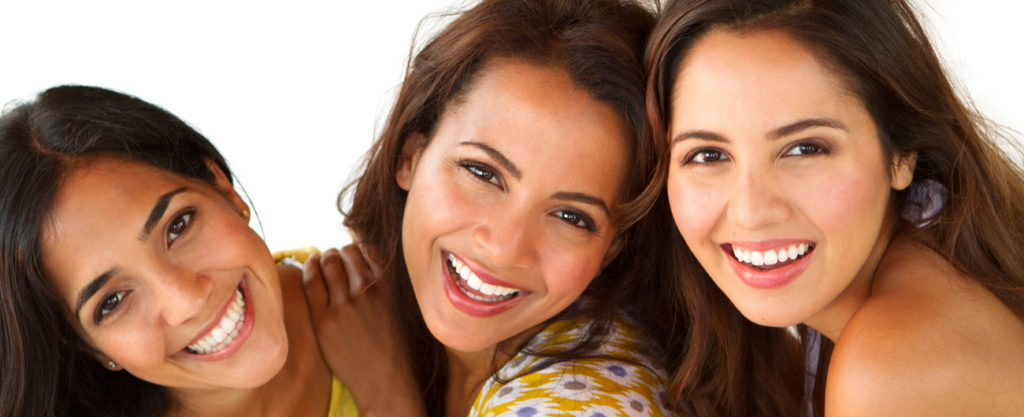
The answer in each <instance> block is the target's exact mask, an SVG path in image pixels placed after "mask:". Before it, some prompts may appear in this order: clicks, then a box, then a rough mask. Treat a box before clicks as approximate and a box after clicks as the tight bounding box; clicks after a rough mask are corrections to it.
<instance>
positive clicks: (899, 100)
mask: <svg viewBox="0 0 1024 417" xmlns="http://www.w3.org/2000/svg"><path fill="white" fill-rule="evenodd" d="M712 29H725V30H731V31H739V32H752V31H762V30H773V31H780V32H783V33H785V34H787V35H788V36H791V37H792V38H793V39H794V40H796V41H797V42H800V43H801V44H803V45H804V46H805V47H806V48H808V50H810V51H811V52H812V53H813V54H815V55H816V57H817V58H818V59H819V61H820V62H822V63H823V64H824V65H825V66H826V67H827V68H828V69H829V70H831V71H833V72H834V73H836V74H837V75H838V76H839V77H840V79H841V80H843V81H844V83H845V84H846V87H847V88H848V89H849V90H850V91H851V92H853V93H854V94H856V95H857V96H858V97H859V98H860V99H861V100H862V102H863V103H864V104H865V107H866V108H867V110H868V112H869V114H870V115H871V116H872V118H873V119H874V122H875V124H876V125H877V126H878V129H879V132H878V133H879V138H880V139H881V141H882V148H883V151H884V152H885V153H886V155H888V156H890V157H891V156H893V155H897V154H907V153H910V152H916V153H917V165H916V168H915V171H914V181H915V182H918V181H924V180H931V181H936V182H938V183H940V184H942V185H943V186H945V188H946V189H947V190H948V195H947V197H948V198H947V199H946V204H945V207H943V208H942V210H941V211H940V212H939V213H938V214H937V216H936V217H934V218H933V219H931V221H930V222H929V223H928V224H921V223H912V222H910V221H907V220H904V219H901V218H900V219H894V222H895V223H896V225H897V226H896V228H897V233H905V234H907V235H910V236H912V237H914V238H915V239H917V240H918V241H920V242H922V243H924V244H925V245H927V246H929V247H931V248H932V249H934V250H935V251H936V252H938V253H940V254H942V255H943V256H944V257H945V258H946V259H947V260H948V261H949V262H950V263H951V264H952V265H953V266H954V267H955V268H956V269H957V270H958V271H960V272H961V273H963V274H964V275H966V276H968V277H970V278H971V279H974V280H977V281H978V282H980V283H981V284H983V285H985V287H986V288H988V289H989V290H990V291H992V293H993V294H995V295H996V296H997V297H998V298H999V299H1000V300H1001V301H1002V302H1003V303H1004V304H1006V305H1007V306H1008V307H1009V308H1011V309H1012V310H1013V311H1015V312H1017V313H1018V314H1024V265H1022V264H1021V263H1020V259H1024V199H1021V198H1020V197H1021V196H1022V195H1024V174H1022V172H1021V169H1020V167H1018V166H1017V165H1016V164H1015V163H1014V162H1013V159H1012V158H1010V157H1009V156H1008V155H1007V154H1006V151H1005V149H1000V147H999V146H998V145H997V141H996V137H995V129H992V128H991V126H992V125H991V124H990V123H989V122H987V121H986V120H985V119H984V118H982V117H981V116H980V115H978V114H977V113H976V112H974V111H973V110H972V109H971V108H970V107H969V106H967V105H966V104H965V103H964V101H962V100H961V99H960V97H959V96H958V95H957V93H956V91H955V89H954V88H953V86H952V84H951V82H950V80H949V77H948V76H947V75H946V73H945V71H944V70H943V67H942V65H941V63H940V62H939V59H938V57H937V56H936V54H935V52H934V49H933V48H932V45H931V43H930V42H929V40H928V37H927V35H926V32H925V30H924V29H923V28H922V26H921V24H920V22H919V21H918V19H917V17H916V15H915V11H914V9H913V7H912V6H911V5H910V4H909V3H908V2H907V1H905V0H839V1H837V0H828V1H826V0H757V1H748V0H703V1H701V0H688V1H675V2H672V3H671V4H669V5H668V6H667V8H666V10H665V13H664V15H663V18H662V20H661V21H660V22H659V25H658V27H657V28H656V29H655V31H654V34H653V35H652V37H651V40H650V41H649V43H648V47H647V50H646V52H645V59H646V66H647V68H648V71H649V78H648V84H647V104H648V111H649V112H648V116H649V117H650V120H651V123H652V125H653V127H654V131H655V132H654V133H655V135H656V138H657V139H656V140H657V142H658V144H659V146H662V147H667V146H668V142H667V139H666V137H665V132H666V129H667V128H668V121H669V115H670V114H671V101H672V96H671V94H672V87H673V82H674V78H675V76H676V72H677V71H678V69H679V66H680V63H681V62H682V61H683V60H684V59H685V57H686V54H687V52H688V50H689V48H690V47H691V46H692V45H693V44H694V42H695V41H696V40H697V39H699V38H700V37H701V36H702V35H703V34H705V33H707V32H708V31H709V30H712ZM663 151H664V148H663ZM912 187H913V186H912ZM893 201H894V205H895V210H894V211H893V212H894V213H902V212H903V211H904V209H905V208H906V207H908V206H910V205H913V204H915V203H914V202H913V201H912V199H911V195H910V193H909V191H901V192H894V194H893ZM699 281H701V283H700V284H695V283H683V284H681V285H682V287H683V289H682V294H681V296H682V297H685V298H687V301H686V303H687V304H688V306H689V307H690V308H691V309H690V312H691V314H693V315H694V316H697V317H699V316H701V315H711V316H728V315H735V314H737V313H736V309H735V308H734V307H732V305H731V304H730V303H729V302H728V300H727V299H726V298H725V297H724V296H722V295H721V293H720V291H717V289H715V288H713V285H711V284H708V283H707V277H704V278H702V279H701V280H699ZM701 287H704V288H701ZM698 321H699V320H698ZM750 325H751V324H750V323H749V322H737V323H733V324H732V325H731V327H728V328H721V329H710V328H708V329H704V327H703V326H699V325H695V326H694V329H693V335H692V336H691V338H690V340H689V342H690V343H691V344H693V343H697V344H700V341H701V340H705V341H706V340H714V339H716V338H717V339H719V340H721V341H722V343H725V345H724V346H719V349H721V350H720V352H721V353H720V354H718V355H719V356H717V357H716V354H715V353H713V352H712V351H708V352H706V353H703V354H693V352H695V350H691V351H690V356H689V357H687V358H685V359H684V362H683V363H682V365H681V366H680V368H679V370H678V372H677V373H676V376H675V381H674V384H673V386H672V389H671V390H670V394H671V395H672V397H673V398H676V399H680V398H682V399H688V400H695V401H696V402H698V403H701V404H706V406H707V408H708V409H709V410H715V409H718V410H728V409H730V408H731V407H730V406H729V405H728V404H727V403H724V402H721V401H722V400H723V398H722V397H721V395H720V393H727V392H736V391H738V390H742V389H747V388H754V389H756V387H757V386H759V385H761V383H754V382H752V381H754V379H741V378H739V375H733V376H729V375H726V376H725V377H721V378H718V377H715V376H713V375H711V374H710V373H709V372H708V370H709V369H711V368H710V367H711V366H712V365H714V364H716V363H718V362H720V361H722V360H725V361H730V362H731V361H735V360H738V358H742V357H747V356H750V355H754V354H756V353H755V352H753V351H759V350H765V349H780V348H781V344H785V343H788V342H786V341H785V340H782V341H778V342H775V343H773V344H772V345H765V344H752V343H749V342H747V341H745V340H743V339H740V338H734V339H733V340H725V339H721V338H720V337H717V336H716V335H721V334H725V333H730V332H732V333H737V334H739V333H741V332H743V331H746V330H744V329H746V328H747V327H749V326H750ZM702 329H703V330H702ZM772 331H775V332H782V330H781V329H778V330H772ZM823 343H824V345H825V346H823V349H822V352H823V356H822V357H820V358H818V359H819V361H820V364H821V365H822V367H821V368H820V370H821V372H823V371H825V370H826V367H825V366H826V365H827V363H828V352H830V351H831V343H830V342H829V341H827V340H824V339H823ZM727 369H731V367H727ZM800 369H802V365H800ZM767 372H770V371H758V373H759V374H762V375H749V377H751V378H757V379H759V380H763V379H764V378H765V375H768V374H767ZM821 372H819V375H818V378H817V384H819V385H820V384H822V383H823V379H824V378H823V374H822V373H821ZM768 376H770V375H768ZM709 382H710V383H709ZM816 392H817V393H818V394H817V395H816V396H815V397H816V398H815V407H816V408H817V409H818V414H819V415H820V411H821V405H822V398H821V393H822V392H823V390H821V389H820V386H819V387H818V389H816ZM716 393H718V394H716ZM771 397H773V396H768V397H765V398H771ZM774 398H776V399H783V400H786V402H788V401H789V399H786V398H784V397H774ZM724 400H728V398H724ZM773 402H774V403H777V404H781V403H780V402H778V401H773ZM750 406H751V407H752V406H753V404H750ZM747 410H749V411H750V413H751V414H759V415H765V414H766V413H765V412H764V411H763V410H760V411H759V410H755V409H753V408H747ZM773 410H775V409H773ZM739 411H742V410H739ZM718 415H737V414H735V413H734V412H730V413H723V414H718ZM790 415H792V414H790Z"/></svg>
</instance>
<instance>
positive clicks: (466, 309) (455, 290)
mask: <svg viewBox="0 0 1024 417" xmlns="http://www.w3.org/2000/svg"><path fill="white" fill-rule="evenodd" d="M459 260H460V261H462V262H463V263H465V264H466V266H468V267H469V268H470V269H471V270H473V273H474V274H476V276H477V277H479V278H480V280H481V281H483V282H485V283H488V284H491V285H498V286H502V287H507V288H515V289H517V290H519V295H518V296H516V297H514V298H512V299H510V300H507V301H501V302H496V303H490V302H485V301H480V300H475V299H473V298H470V297H469V296H468V295H466V293H464V292H462V289H460V288H459V286H458V285H457V284H455V279H456V278H455V277H452V276H451V274H450V273H449V272H448V252H445V251H441V278H442V280H443V281H444V292H445V295H446V296H447V297H448V301H449V302H451V303H452V306H454V307H455V308H456V309H458V310H459V311H461V312H463V313H466V314H469V315H471V316H475V317H490V316H494V315H497V314H501V313H503V312H505V311H508V309H510V308H512V307H515V306H516V305H517V304H519V302H520V301H521V300H523V299H524V298H525V297H526V296H527V295H529V294H530V292H529V291H526V290H524V289H521V288H518V287H516V286H514V285H510V284H507V283H505V282H504V281H502V280H500V279H497V278H495V277H494V276H492V275H490V274H487V273H485V272H483V271H481V270H480V269H478V268H477V267H476V265H473V264H472V263H470V262H467V261H466V260H465V259H462V258H459Z"/></svg>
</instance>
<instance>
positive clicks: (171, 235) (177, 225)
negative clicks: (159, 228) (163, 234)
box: [167, 212, 192, 244]
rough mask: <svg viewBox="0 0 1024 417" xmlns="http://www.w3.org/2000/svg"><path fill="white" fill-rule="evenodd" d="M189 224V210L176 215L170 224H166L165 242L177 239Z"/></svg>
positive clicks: (190, 217) (190, 216) (190, 220)
mask: <svg viewBox="0 0 1024 417" xmlns="http://www.w3.org/2000/svg"><path fill="white" fill-rule="evenodd" d="M190 224H192V213H191V212H190V213H185V214H182V215H180V216H178V217H176V218H175V219H174V221H172V222H171V224H170V225H169V226H167V244H171V243H172V242H174V241H175V240H177V239H178V237H180V236H181V234H182V233H185V230H187V229H188V226H189V225H190Z"/></svg>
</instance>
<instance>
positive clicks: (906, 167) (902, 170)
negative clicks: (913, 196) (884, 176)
mask: <svg viewBox="0 0 1024 417" xmlns="http://www.w3.org/2000/svg"><path fill="white" fill-rule="evenodd" d="M916 166H917V151H913V152H907V153H904V154H895V155H893V157H892V174H891V175H890V185H891V186H892V188H893V189H894V190H902V189H905V188H907V187H908V186H910V183H911V181H914V168H915V167H916Z"/></svg>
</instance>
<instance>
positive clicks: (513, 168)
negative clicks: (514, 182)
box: [459, 141, 523, 179]
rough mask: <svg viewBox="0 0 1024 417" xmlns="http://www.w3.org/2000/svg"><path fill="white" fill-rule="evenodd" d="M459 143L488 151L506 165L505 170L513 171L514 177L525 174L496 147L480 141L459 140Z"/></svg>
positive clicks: (517, 177) (492, 156) (520, 176)
mask: <svg viewBox="0 0 1024 417" xmlns="http://www.w3.org/2000/svg"><path fill="white" fill-rule="evenodd" d="M459 144H460V145H469V146H472V147H474V148H477V149H480V150H482V151H484V152H486V153H487V154H488V155H490V156H491V158H494V159H496V160H497V161H498V163H499V164H501V166H503V167H505V170H507V171H508V172H510V173H512V176H513V177H516V179H519V178H522V177H523V174H522V173H521V172H519V168H518V167H516V164H513V163H512V161H510V160H509V159H508V158H507V157H505V154H503V153H501V152H500V151H498V150H497V149H494V148H492V147H490V146H489V145H487V144H483V143H480V142H469V141H464V142H459Z"/></svg>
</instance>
